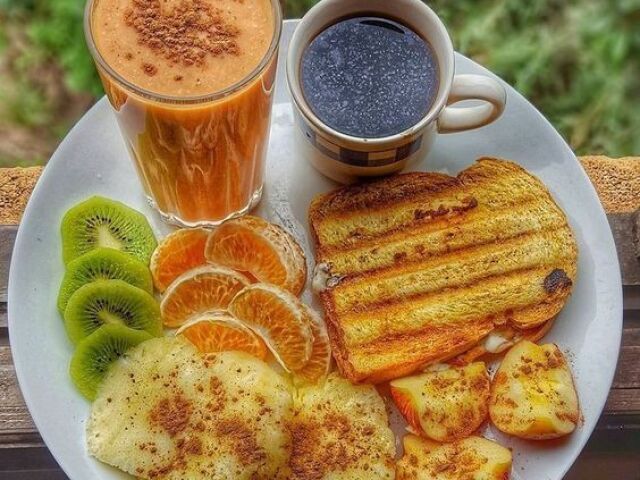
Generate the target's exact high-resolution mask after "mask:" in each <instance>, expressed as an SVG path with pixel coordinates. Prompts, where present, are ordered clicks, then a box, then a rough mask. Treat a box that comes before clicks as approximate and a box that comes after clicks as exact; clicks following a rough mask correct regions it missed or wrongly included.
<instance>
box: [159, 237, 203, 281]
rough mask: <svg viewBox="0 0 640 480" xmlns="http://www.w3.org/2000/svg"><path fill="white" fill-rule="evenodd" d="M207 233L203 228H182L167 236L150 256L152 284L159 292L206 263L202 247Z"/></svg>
mask: <svg viewBox="0 0 640 480" xmlns="http://www.w3.org/2000/svg"><path fill="white" fill-rule="evenodd" d="M208 238H209V231H208V230H205V229H204V228H183V229H180V230H176V231H175V232H172V233H170V234H169V235H167V236H166V237H165V238H164V239H163V240H162V242H161V243H160V244H159V245H158V246H157V247H156V249H155V251H154V252H153V255H152V256H151V265H150V269H151V274H152V275H153V283H154V285H155V287H156V288H157V289H158V291H159V292H164V291H165V290H166V289H167V287H168V286H169V285H170V284H171V282H173V281H174V280H175V279H176V278H178V277H179V276H180V275H182V274H183V273H185V272H186V271H188V270H191V269H192V268H195V267H197V266H200V265H204V264H205V263H206V259H205V257H204V247H205V245H206V243H207V239H208Z"/></svg>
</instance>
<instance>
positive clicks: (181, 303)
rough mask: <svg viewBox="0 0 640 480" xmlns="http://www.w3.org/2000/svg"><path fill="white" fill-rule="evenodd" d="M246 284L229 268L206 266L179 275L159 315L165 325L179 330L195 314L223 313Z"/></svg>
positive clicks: (168, 289) (245, 280) (170, 286)
mask: <svg viewBox="0 0 640 480" xmlns="http://www.w3.org/2000/svg"><path fill="white" fill-rule="evenodd" d="M248 284H249V282H248V280H247V279H246V278H245V277H244V276H242V275H241V274H239V273H238V272H235V271H233V270H231V269H229V268H225V267H221V266H218V265H205V266H201V267H197V268H194V269H192V270H189V271H188V272H186V273H184V274H182V275H181V276H179V277H178V278H176V279H175V281H174V282H173V283H172V284H171V285H169V288H167V291H166V293H165V296H164V298H163V299H162V303H161V304H160V311H161V314H162V321H163V322H164V325H165V326H166V327H169V328H175V327H180V326H182V325H183V324H184V323H185V322H186V321H188V320H189V319H191V318H193V317H194V316H196V315H198V314H202V313H205V312H210V311H215V310H225V309H226V308H227V306H228V305H229V302H231V300H232V299H233V297H235V296H236V294H237V293H238V292H239V291H240V290H242V289H243V288H244V287H246V286H247V285H248Z"/></svg>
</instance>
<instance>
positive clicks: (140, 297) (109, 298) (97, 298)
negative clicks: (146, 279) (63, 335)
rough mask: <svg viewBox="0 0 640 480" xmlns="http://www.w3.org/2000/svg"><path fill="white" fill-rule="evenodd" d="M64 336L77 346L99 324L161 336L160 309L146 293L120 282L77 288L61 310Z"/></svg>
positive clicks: (96, 282)
mask: <svg viewBox="0 0 640 480" xmlns="http://www.w3.org/2000/svg"><path fill="white" fill-rule="evenodd" d="M64 323H65V326H66V327H67V334H68V335H69V338H70V339H71V341H72V342H73V343H78V342H79V341H80V340H82V339H83V338H85V337H87V336H89V335H90V334H91V333H93V332H94V331H95V330H97V329H98V328H100V327H101V326H102V325H109V324H116V325H124V326H127V327H130V328H133V329H135V330H145V331H146V332H148V333H149V334H151V335H153V336H156V337H157V336H160V335H161V334H162V320H161V318H160V306H159V305H158V302H156V300H155V298H153V297H152V296H151V295H149V293H147V292H145V291H144V290H142V289H141V288H138V287H134V286H133V285H129V284H128V283H127V282H124V281H122V280H96V281H95V282H91V283H87V284H86V285H84V286H82V287H80V288H79V289H77V290H76V291H75V292H74V294H73V295H71V297H70V298H69V302H68V303H67V308H66V309H65V311H64Z"/></svg>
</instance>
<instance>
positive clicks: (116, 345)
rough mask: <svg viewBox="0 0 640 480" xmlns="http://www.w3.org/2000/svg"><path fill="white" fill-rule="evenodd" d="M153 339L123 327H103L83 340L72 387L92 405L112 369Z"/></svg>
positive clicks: (74, 362)
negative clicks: (117, 361)
mask: <svg viewBox="0 0 640 480" xmlns="http://www.w3.org/2000/svg"><path fill="white" fill-rule="evenodd" d="M151 338H153V337H152V336H151V335H149V334H148V333H147V332H143V331H141V330H134V329H132V328H128V327H125V326H123V325H117V324H111V325H103V326H102V327H100V328H98V329H97V330H96V331H95V332H93V333H92V334H91V335H89V336H88V337H86V338H85V339H84V340H82V341H81V342H80V343H79V344H78V347H77V348H76V351H75V352H74V354H73V357H71V363H70V365H69V375H71V380H72V381H73V384H74V385H75V386H76V388H77V389H78V391H79V392H80V393H81V394H82V395H83V396H84V397H86V398H87V399H88V400H91V401H93V400H94V399H95V398H96V394H97V392H98V388H99V387H100V385H101V383H102V380H103V379H104V377H105V375H106V374H107V372H108V370H109V368H110V367H111V365H112V364H113V363H114V362H115V361H116V360H117V359H118V358H120V357H121V356H122V355H124V354H125V353H126V351H127V350H129V349H130V348H132V347H135V346H136V345H138V344H140V343H142V342H144V341H146V340H149V339H151Z"/></svg>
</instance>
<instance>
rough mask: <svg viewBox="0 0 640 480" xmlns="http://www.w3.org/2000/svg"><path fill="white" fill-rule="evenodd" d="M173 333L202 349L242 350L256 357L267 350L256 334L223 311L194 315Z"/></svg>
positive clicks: (203, 350)
mask: <svg viewBox="0 0 640 480" xmlns="http://www.w3.org/2000/svg"><path fill="white" fill-rule="evenodd" d="M176 335H182V336H183V337H185V338H186V339H187V340H189V341H190V342H191V343H192V344H193V345H195V346H196V348H197V349H198V350H199V351H200V352H202V353H217V352H225V351H242V352H246V353H249V354H251V355H253V356H254V357H256V358H259V359H260V360H264V359H265V358H266V357H267V353H268V352H267V347H266V345H265V344H264V342H263V341H262V339H261V338H260V337H258V336H257V335H256V334H255V333H253V331H251V329H249V328H247V327H246V326H244V325H243V324H242V323H240V322H238V321H237V320H236V319H234V318H233V317H232V316H231V315H229V314H227V313H217V314H210V313H207V314H204V315H202V316H200V317H197V318H196V319H194V320H193V321H191V322H189V323H188V324H186V325H183V326H182V327H181V328H180V330H178V331H177V332H176Z"/></svg>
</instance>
